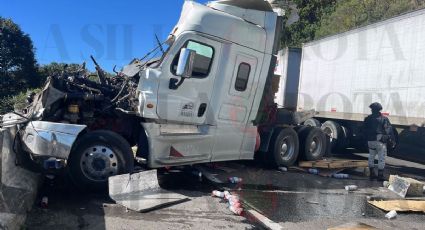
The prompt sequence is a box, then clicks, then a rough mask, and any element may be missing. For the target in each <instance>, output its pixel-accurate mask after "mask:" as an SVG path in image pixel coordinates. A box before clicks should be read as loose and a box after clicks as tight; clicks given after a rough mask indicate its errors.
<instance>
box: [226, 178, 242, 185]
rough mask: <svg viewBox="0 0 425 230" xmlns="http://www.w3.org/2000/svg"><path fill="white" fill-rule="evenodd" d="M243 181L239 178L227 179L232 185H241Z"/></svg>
mask: <svg viewBox="0 0 425 230" xmlns="http://www.w3.org/2000/svg"><path fill="white" fill-rule="evenodd" d="M242 181H243V179H242V178H239V177H229V182H230V183H232V184H239V183H242Z"/></svg>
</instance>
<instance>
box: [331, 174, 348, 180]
mask: <svg viewBox="0 0 425 230" xmlns="http://www.w3.org/2000/svg"><path fill="white" fill-rule="evenodd" d="M332 177H333V178H336V179H348V178H350V175H348V174H345V173H335V174H333V175H332Z"/></svg>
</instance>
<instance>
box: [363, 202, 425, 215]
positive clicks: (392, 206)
mask: <svg viewBox="0 0 425 230" xmlns="http://www.w3.org/2000/svg"><path fill="white" fill-rule="evenodd" d="M368 203H369V204H371V205H373V206H375V207H377V208H379V209H382V210H384V211H387V212H389V211H393V210H394V211H397V212H423V213H425V200H387V201H368Z"/></svg>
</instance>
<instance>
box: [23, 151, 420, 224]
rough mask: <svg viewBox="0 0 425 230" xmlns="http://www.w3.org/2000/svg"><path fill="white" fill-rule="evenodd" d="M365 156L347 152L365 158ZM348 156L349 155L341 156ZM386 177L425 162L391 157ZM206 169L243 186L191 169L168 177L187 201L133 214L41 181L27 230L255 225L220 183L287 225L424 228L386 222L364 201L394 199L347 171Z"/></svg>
mask: <svg viewBox="0 0 425 230" xmlns="http://www.w3.org/2000/svg"><path fill="white" fill-rule="evenodd" d="M365 156H367V155H364V154H355V155H349V157H350V158H356V159H364V157H365ZM345 157H347V156H345ZM387 162H388V163H389V165H388V167H387V168H388V174H389V173H391V174H399V175H403V176H410V177H414V178H417V179H420V180H422V181H425V178H424V177H425V165H422V164H417V163H412V162H408V161H402V160H398V159H395V158H388V160H387ZM208 170H209V171H210V172H211V173H213V174H215V175H216V177H217V178H219V179H221V180H222V181H226V180H227V178H228V177H230V176H238V177H241V178H243V183H240V184H236V185H232V184H228V183H224V184H217V183H211V182H209V181H207V180H206V179H204V180H203V181H202V182H200V181H199V178H197V177H196V176H194V175H192V174H191V173H190V172H189V173H187V172H186V173H175V174H172V175H170V176H171V177H172V178H171V180H170V181H173V182H174V188H175V189H178V190H180V191H181V192H182V193H184V194H185V195H187V196H189V197H190V198H191V200H190V201H187V202H184V203H181V204H177V205H173V206H169V207H165V208H162V209H158V210H155V211H151V212H148V213H136V212H132V211H128V210H126V208H124V207H121V206H119V205H116V204H114V202H113V201H112V200H110V199H109V197H108V196H107V194H87V193H81V192H78V191H76V190H75V189H74V188H73V187H72V186H70V185H69V184H68V183H67V180H62V178H60V177H59V178H57V179H56V180H55V181H54V182H53V184H50V183H46V184H45V186H44V187H43V190H42V191H41V192H40V196H43V195H46V196H48V197H49V207H48V208H47V209H42V208H40V207H39V205H38V203H36V204H35V205H34V209H33V211H32V212H31V213H29V217H28V219H27V222H26V225H27V228H28V229H257V228H260V227H259V226H260V224H259V223H255V222H252V220H250V221H248V220H247V219H246V218H244V217H240V216H235V215H233V214H232V213H231V212H230V211H229V210H228V208H227V206H226V204H225V203H223V202H222V201H220V199H217V198H212V197H211V196H210V193H211V191H212V190H213V189H216V188H225V189H228V190H230V191H231V192H233V193H237V194H239V195H240V197H241V198H242V199H243V201H244V203H245V207H246V208H252V209H255V210H257V211H258V212H260V213H262V214H263V215H265V216H266V217H268V218H269V219H270V220H272V221H274V222H276V223H278V224H280V225H281V226H282V227H283V228H284V229H327V228H329V227H335V226H338V225H341V224H345V223H350V222H359V223H364V224H368V225H370V226H374V227H377V228H380V229H425V215H424V214H415V213H407V214H402V213H400V214H399V215H398V216H397V218H396V219H395V220H386V219H385V217H384V216H385V212H383V211H381V210H378V209H376V208H374V207H372V206H370V205H369V204H368V203H367V197H371V198H372V199H379V198H396V196H395V195H394V194H393V193H392V192H390V191H388V190H387V189H384V188H382V183H381V182H377V181H369V180H368V179H367V178H365V177H364V176H362V175H361V173H360V172H356V171H351V172H349V173H350V174H351V175H352V178H351V179H348V180H345V179H344V180H342V179H331V178H324V177H320V176H316V175H310V174H307V173H304V172H297V171H289V172H281V171H278V170H274V169H265V168H264V167H261V166H260V165H257V164H256V163H254V162H235V163H220V164H213V165H209V167H208ZM345 185H357V186H358V187H359V190H358V191H355V192H347V191H345V190H344V186H345Z"/></svg>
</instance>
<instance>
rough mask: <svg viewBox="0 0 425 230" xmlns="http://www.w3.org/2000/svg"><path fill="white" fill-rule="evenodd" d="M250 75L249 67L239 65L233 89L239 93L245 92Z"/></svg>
mask: <svg viewBox="0 0 425 230" xmlns="http://www.w3.org/2000/svg"><path fill="white" fill-rule="evenodd" d="M250 73H251V66H250V65H249V64H248V63H244V62H243V63H241V64H240V65H239V68H238V75H237V76H236V82H235V89H236V90H237V91H239V92H243V91H245V90H246V87H247V85H248V80H249V74H250Z"/></svg>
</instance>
